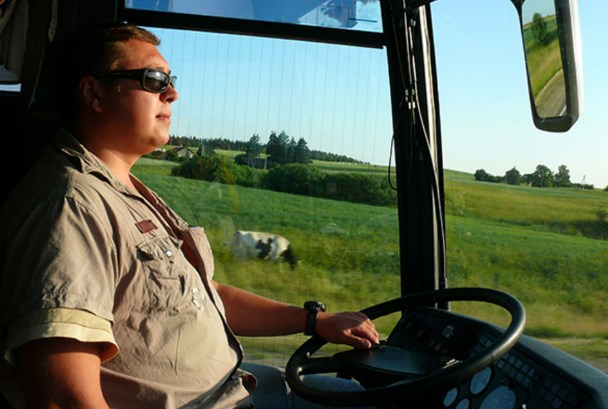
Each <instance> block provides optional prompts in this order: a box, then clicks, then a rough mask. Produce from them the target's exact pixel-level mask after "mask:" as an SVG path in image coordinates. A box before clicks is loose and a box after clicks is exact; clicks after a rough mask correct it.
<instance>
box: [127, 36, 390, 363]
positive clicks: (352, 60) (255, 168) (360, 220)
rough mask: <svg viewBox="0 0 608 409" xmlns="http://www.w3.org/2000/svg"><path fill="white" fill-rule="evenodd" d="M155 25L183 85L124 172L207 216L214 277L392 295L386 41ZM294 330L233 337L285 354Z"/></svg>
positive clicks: (353, 296)
mask: <svg viewBox="0 0 608 409" xmlns="http://www.w3.org/2000/svg"><path fill="white" fill-rule="evenodd" d="M152 30H153V31H154V32H155V33H157V34H158V35H159V36H160V38H161V45H160V50H161V52H162V54H163V55H164V56H165V58H166V59H167V60H168V61H169V63H170V65H171V70H172V73H174V74H175V75H177V77H178V80H177V90H178V92H179V93H180V97H179V100H178V101H177V102H176V103H175V104H173V105H172V110H173V115H172V128H171V130H170V134H171V141H170V144H169V145H168V146H165V147H163V148H162V149H159V150H158V151H157V152H154V153H153V154H151V155H149V157H145V158H143V159H142V160H140V162H139V164H138V165H137V166H136V167H135V169H134V172H135V174H136V175H137V176H138V177H139V178H141V179H142V180H143V182H144V183H146V184H147V185H149V186H150V187H151V188H153V189H154V190H156V191H157V192H159V193H160V195H161V197H163V198H165V200H166V201H167V202H168V203H169V205H170V206H172V207H173V208H174V209H175V210H176V211H177V212H178V213H179V214H181V215H182V216H183V217H184V218H186V220H187V221H188V222H190V223H192V224H194V225H199V226H202V227H204V228H205V231H206V233H207V235H208V236H209V238H210V242H211V246H212V249H213V252H214V255H215V265H216V278H217V280H218V281H220V282H224V283H228V284H231V285H235V286H238V287H242V288H244V289H247V290H250V291H254V292H256V293H258V294H260V295H263V296H268V297H272V298H276V299H279V300H282V301H285V302H289V303H293V304H296V305H302V304H303V303H304V301H306V300H320V301H323V302H325V303H326V304H327V307H328V309H331V310H332V311H340V310H360V309H362V308H364V307H367V306H369V305H372V304H375V303H377V302H379V301H381V300H385V299H387V298H394V297H397V296H398V295H399V291H400V286H399V280H400V278H399V271H400V267H399V237H398V236H399V234H398V223H397V193H396V191H395V189H394V186H395V185H396V180H395V175H394V173H395V172H394V167H389V164H391V162H392V165H393V166H394V161H391V138H392V130H391V129H392V128H391V125H392V119H391V115H390V112H391V109H390V100H389V82H388V70H387V62H386V52H385V51H384V50H382V49H376V48H373V49H370V48H361V47H350V46H342V45H328V44H322V43H310V42H301V41H290V40H278V39H268V38H258V37H247V36H236V35H227V34H215V33H201V32H188V31H176V30H166V29H152ZM239 231H241V232H240V233H239ZM250 232H256V233H250ZM259 233H270V236H267V235H261V234H259ZM278 236H281V237H283V238H285V239H286V240H287V241H289V244H290V245H291V247H290V248H289V253H286V255H285V257H281V253H282V252H284V251H287V250H288V248H287V246H286V245H284V244H285V242H283V241H282V239H278V238H277V237H278ZM275 244H281V246H282V247H280V249H277V248H276V247H275ZM275 256H276V260H274V258H275ZM293 261H295V263H293ZM292 266H293V268H292ZM378 325H379V327H380V329H381V331H383V332H384V336H385V337H386V336H387V335H388V332H389V330H390V328H391V326H383V324H382V323H378ZM305 339H306V338H304V337H303V336H292V337H283V338H279V339H276V338H272V339H258V338H252V339H246V338H244V339H243V341H244V345H245V350H246V351H247V359H248V360H249V361H262V362H266V363H271V364H274V365H277V366H284V364H285V362H286V358H287V357H288V356H289V354H291V353H292V351H293V350H294V348H295V347H296V346H298V345H299V344H301V343H302V342H303V340H305Z"/></svg>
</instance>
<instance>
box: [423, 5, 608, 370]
mask: <svg viewBox="0 0 608 409" xmlns="http://www.w3.org/2000/svg"><path fill="white" fill-rule="evenodd" d="M589 3H593V2H586V1H581V2H579V4H580V11H581V29H582V30H583V39H584V45H585V46H584V51H585V56H586V57H589V58H588V59H586V61H585V64H584V66H585V69H586V71H585V82H586V84H585V92H586V96H587V101H586V104H585V105H586V107H585V112H584V113H583V114H582V116H581V119H580V120H579V122H578V123H577V124H576V125H575V126H574V127H573V129H572V130H571V131H570V132H568V133H565V134H555V133H546V132H542V131H537V130H536V129H535V128H534V126H533V123H532V118H531V115H530V103H529V97H528V90H527V79H526V69H525V61H524V54H523V50H522V39H521V33H520V31H519V24H518V16H517V13H516V11H515V8H514V7H513V6H512V5H511V4H510V2H507V1H487V0H474V1H472V2H470V4H468V6H467V7H466V8H463V7H462V4H461V2H450V1H437V2H435V3H433V5H432V11H433V18H434V36H435V41H436V57H437V69H438V81H439V89H440V105H441V118H442V135H443V148H444V151H443V158H444V166H445V168H446V170H445V172H444V178H445V203H446V211H447V221H446V226H447V248H448V254H447V268H448V275H449V282H450V286H451V287H458V286H483V287H492V288H496V289H500V290H503V291H507V292H509V293H512V294H513V295H515V296H517V297H518V298H519V299H520V300H521V301H522V302H523V304H524V306H525V307H526V310H527V313H528V320H527V326H526V334H528V335H532V336H534V337H537V338H541V339H542V340H544V341H546V342H548V343H550V344H552V345H554V346H557V347H558V348H561V349H563V350H565V351H567V352H570V353H572V354H574V355H576V356H578V357H580V358H582V359H584V360H586V361H588V362H590V363H591V364H593V365H595V366H597V367H599V368H602V369H603V370H604V371H607V370H608V354H607V353H606V351H607V350H608V344H607V343H608V341H607V335H608V321H607V320H606V318H605V317H606V314H607V313H608V297H607V296H606V294H607V293H608V275H607V274H606V266H607V265H608V241H607V240H608V217H607V215H608V186H607V185H608V179H607V174H606V167H605V152H606V151H608V142H607V140H606V138H605V132H603V130H602V129H603V128H604V125H603V124H601V123H599V122H598V120H601V119H600V118H603V117H604V116H605V114H604V113H603V112H601V107H605V95H606V92H607V91H608V89H607V88H606V81H605V73H603V71H602V70H601V69H598V67H602V66H605V60H604V62H602V61H597V60H596V61H594V59H597V58H599V56H600V54H602V55H603V52H601V51H599V50H601V49H602V47H603V46H602V45H601V42H599V41H600V40H599V37H598V36H597V35H596V36H593V35H586V36H585V34H589V33H592V32H593V30H596V29H598V28H599V27H600V24H603V23H601V22H600V21H601V20H600V19H598V18H595V17H594V15H595V14H594V13H596V12H594V11H593V7H592V6H591V4H589ZM471 10H475V13H471ZM585 30H588V31H585ZM595 37H597V39H596V38H595ZM602 58H603V57H602ZM469 308H471V309H469ZM472 308H473V307H467V306H462V305H460V304H454V309H455V310H457V311H459V310H460V311H465V312H467V311H473V310H472ZM480 310H481V311H480ZM474 312H475V314H479V313H482V314H483V313H485V310H482V309H478V310H475V311H474Z"/></svg>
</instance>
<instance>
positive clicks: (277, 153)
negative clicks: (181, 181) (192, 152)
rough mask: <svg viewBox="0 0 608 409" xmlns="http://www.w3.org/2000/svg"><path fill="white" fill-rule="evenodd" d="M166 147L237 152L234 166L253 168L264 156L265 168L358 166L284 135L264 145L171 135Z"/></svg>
mask: <svg viewBox="0 0 608 409" xmlns="http://www.w3.org/2000/svg"><path fill="white" fill-rule="evenodd" d="M169 145H176V146H185V147H191V148H196V149H197V150H201V151H204V152H213V150H214V149H222V150H231V151H241V152H244V153H243V154H241V155H239V156H238V157H237V159H236V161H237V163H238V164H242V165H249V166H254V163H256V159H257V158H260V157H261V156H263V155H264V154H265V158H266V164H267V166H268V167H272V166H274V165H277V164H287V163H303V164H306V163H310V162H312V161H313V160H323V161H329V162H348V163H361V161H358V160H356V159H353V158H351V157H348V156H346V155H338V154H335V153H329V152H323V151H319V150H311V149H309V147H308V143H307V142H306V140H305V139H304V138H300V139H298V140H297V141H296V140H295V138H293V137H290V136H289V135H288V134H287V133H286V132H285V131H281V132H279V133H277V132H274V131H273V132H271V133H270V135H269V136H268V141H267V142H266V143H263V142H262V141H261V138H260V136H259V134H253V135H252V136H251V138H249V140H247V141H238V140H231V139H227V138H198V137H193V136H177V135H171V136H170V137H169Z"/></svg>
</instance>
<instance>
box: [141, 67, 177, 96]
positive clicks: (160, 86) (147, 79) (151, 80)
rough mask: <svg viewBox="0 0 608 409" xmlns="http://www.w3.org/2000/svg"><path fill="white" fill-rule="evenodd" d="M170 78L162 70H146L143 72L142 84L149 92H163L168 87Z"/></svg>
mask: <svg viewBox="0 0 608 409" xmlns="http://www.w3.org/2000/svg"><path fill="white" fill-rule="evenodd" d="M170 82H172V81H171V78H170V77H169V76H168V75H167V74H165V73H164V72H162V71H155V70H147V71H146V73H145V74H144V83H143V86H144V88H145V89H147V90H148V91H151V92H159V93H160V92H165V91H166V90H167V88H169V83H170Z"/></svg>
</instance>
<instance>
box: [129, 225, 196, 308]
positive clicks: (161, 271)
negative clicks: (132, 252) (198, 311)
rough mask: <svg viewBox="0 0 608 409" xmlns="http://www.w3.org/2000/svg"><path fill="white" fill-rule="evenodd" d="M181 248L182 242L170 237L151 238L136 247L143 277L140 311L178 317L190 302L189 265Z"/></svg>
mask: <svg viewBox="0 0 608 409" xmlns="http://www.w3.org/2000/svg"><path fill="white" fill-rule="evenodd" d="M180 247H181V241H180V240H178V239H176V238H174V237H171V236H160V237H154V238H151V239H148V240H146V241H144V242H141V243H139V244H138V245H137V250H138V253H139V259H140V261H141V263H142V267H143V268H142V269H143V273H144V275H145V280H143V283H144V285H145V287H146V288H145V289H143V291H142V293H143V294H144V300H142V301H143V302H142V307H143V308H144V310H145V311H146V312H148V313H154V312H166V313H169V314H171V313H178V312H180V311H181V310H183V308H185V306H186V305H187V304H188V303H189V302H190V300H189V299H187V297H186V285H187V283H186V280H187V269H188V267H189V265H188V263H187V261H185V258H184V257H183V256H182V254H181V250H180ZM190 268H191V267H190Z"/></svg>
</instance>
